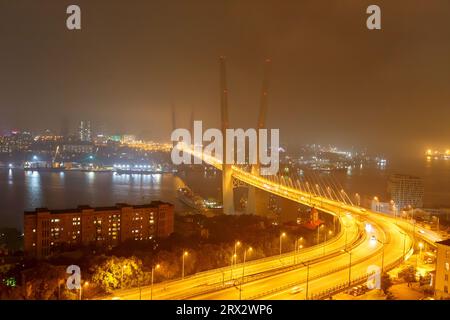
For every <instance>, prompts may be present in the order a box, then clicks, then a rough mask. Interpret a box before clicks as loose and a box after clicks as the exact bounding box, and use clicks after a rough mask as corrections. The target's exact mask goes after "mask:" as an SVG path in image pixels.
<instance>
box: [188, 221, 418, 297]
mask: <svg viewBox="0 0 450 320" xmlns="http://www.w3.org/2000/svg"><path fill="white" fill-rule="evenodd" d="M367 221H368V222H370V223H371V225H372V227H373V230H372V232H370V233H369V234H368V236H367V237H366V238H365V239H364V241H363V242H362V243H360V244H359V245H357V246H356V247H354V248H352V249H351V250H348V251H349V252H351V260H352V267H351V275H350V277H351V280H352V281H354V280H356V279H358V278H360V277H365V278H367V275H368V274H370V270H369V267H370V266H378V267H379V268H381V266H382V263H383V244H382V243H380V242H379V241H377V240H374V239H373V238H372V235H373V236H375V239H378V240H380V241H381V242H384V243H385V247H384V268H385V270H386V269H388V268H391V267H393V266H394V265H395V264H396V263H397V262H399V261H401V260H403V259H402V258H403V256H406V257H407V256H408V255H409V254H410V253H411V248H412V244H413V242H412V239H411V238H410V236H409V235H408V233H405V232H404V231H403V230H402V229H401V228H400V227H398V226H397V225H395V224H392V223H391V222H390V221H386V219H385V218H384V217H376V218H370V219H367ZM349 262H350V254H349V253H348V252H341V253H340V254H339V255H336V256H333V257H330V258H329V259H327V260H324V261H319V262H317V263H313V264H310V265H309V279H310V281H309V283H308V297H309V298H311V296H312V295H317V294H320V293H321V292H323V291H325V290H328V289H330V288H334V287H336V286H339V285H344V286H345V287H347V286H348V285H346V283H348V280H349ZM307 269H308V267H307V266H302V267H301V268H298V269H295V270H292V271H288V272H285V273H282V274H277V275H274V276H271V277H267V278H264V279H260V280H256V281H253V282H249V283H246V284H243V286H242V299H265V300H266V299H289V300H292V299H306V291H307V290H306V280H307V273H308V270H307ZM294 287H299V288H300V292H298V293H294V292H293V291H292V289H293V288H294ZM238 294H239V289H238V288H227V289H224V290H221V291H216V292H213V293H209V294H204V295H199V296H197V297H195V298H196V299H237V298H238Z"/></svg>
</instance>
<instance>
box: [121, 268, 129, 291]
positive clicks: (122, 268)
mask: <svg viewBox="0 0 450 320" xmlns="http://www.w3.org/2000/svg"><path fill="white" fill-rule="evenodd" d="M126 267H127V266H126V265H123V266H122V277H121V278H120V287H121V288H123V270H125V269H126Z"/></svg>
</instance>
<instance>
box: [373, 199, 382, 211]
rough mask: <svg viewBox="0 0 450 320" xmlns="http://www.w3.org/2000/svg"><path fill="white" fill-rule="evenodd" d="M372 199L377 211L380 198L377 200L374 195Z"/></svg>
mask: <svg viewBox="0 0 450 320" xmlns="http://www.w3.org/2000/svg"><path fill="white" fill-rule="evenodd" d="M373 201H374V202H375V211H379V207H380V200H378V197H377V196H375V197H373Z"/></svg>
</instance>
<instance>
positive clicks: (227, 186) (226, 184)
mask: <svg viewBox="0 0 450 320" xmlns="http://www.w3.org/2000/svg"><path fill="white" fill-rule="evenodd" d="M220 111H221V112H220V114H221V122H222V135H223V139H224V141H223V146H226V141H225V137H226V130H227V129H228V126H229V120H228V88H227V74H226V64H225V57H223V56H222V57H220ZM225 154H226V152H224V155H225ZM232 174H233V170H232V169H231V165H229V164H226V163H225V161H223V164H222V203H223V213H224V214H234V213H235V211H234V191H233V176H232Z"/></svg>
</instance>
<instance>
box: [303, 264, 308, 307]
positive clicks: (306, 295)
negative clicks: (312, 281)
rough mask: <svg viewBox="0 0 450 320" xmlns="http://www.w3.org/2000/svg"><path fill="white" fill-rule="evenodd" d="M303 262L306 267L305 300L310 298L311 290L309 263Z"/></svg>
mask: <svg viewBox="0 0 450 320" xmlns="http://www.w3.org/2000/svg"><path fill="white" fill-rule="evenodd" d="M302 264H303V265H304V266H305V267H306V293H305V300H308V291H309V263H308V264H306V263H305V262H302Z"/></svg>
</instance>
